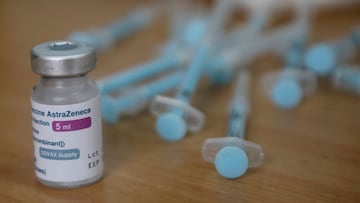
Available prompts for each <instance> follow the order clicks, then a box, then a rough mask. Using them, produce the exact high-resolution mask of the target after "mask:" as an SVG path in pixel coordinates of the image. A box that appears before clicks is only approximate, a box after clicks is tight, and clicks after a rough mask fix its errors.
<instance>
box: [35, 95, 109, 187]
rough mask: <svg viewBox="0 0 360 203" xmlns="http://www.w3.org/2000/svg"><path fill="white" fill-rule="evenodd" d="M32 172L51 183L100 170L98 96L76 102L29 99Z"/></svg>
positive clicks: (101, 162) (98, 172)
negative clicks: (43, 102) (33, 162)
mask: <svg viewBox="0 0 360 203" xmlns="http://www.w3.org/2000/svg"><path fill="white" fill-rule="evenodd" d="M31 105H32V124H33V136H34V137H33V140H34V141H33V142H34V155H35V160H34V161H35V173H36V175H37V176H38V177H39V178H41V179H44V180H48V181H54V182H73V181H81V180H86V179H89V178H92V177H94V176H97V175H99V174H100V173H102V171H103V159H102V154H103V151H102V128H101V112H100V96H99V95H98V96H97V97H95V98H93V99H91V100H89V101H86V102H83V103H78V104H71V105H46V104H40V103H38V102H35V101H33V100H32V101H31Z"/></svg>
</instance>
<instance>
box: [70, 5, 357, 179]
mask: <svg viewBox="0 0 360 203" xmlns="http://www.w3.org/2000/svg"><path fill="white" fill-rule="evenodd" d="M279 1H281V0H269V1H261V3H259V2H260V0H259V1H251V0H217V1H214V5H213V7H212V8H211V9H209V8H207V7H206V6H204V5H201V3H199V1H184V0H181V1H173V2H171V3H167V7H166V8H167V9H171V11H172V12H168V13H167V15H171V16H170V17H169V18H171V24H172V25H171V26H170V27H171V28H170V30H171V31H170V37H169V40H168V41H167V42H166V43H165V44H164V46H162V49H161V50H160V51H159V52H158V54H157V55H156V56H155V57H154V58H153V59H151V60H149V61H146V62H144V63H142V64H140V65H137V66H135V67H132V68H128V69H127V70H125V71H122V72H118V73H114V74H112V75H110V76H108V77H105V78H104V79H100V80H98V81H97V84H98V88H99V91H100V93H101V97H102V105H101V108H102V116H103V119H104V121H105V122H107V123H111V124H116V123H118V121H119V119H120V118H121V117H123V116H128V115H131V116H133V115H135V114H137V113H139V112H141V111H143V110H145V109H146V108H147V107H149V108H150V111H151V113H152V114H153V115H154V119H155V120H154V126H155V130H156V132H157V133H158V135H159V136H160V137H161V138H162V139H163V140H166V141H169V142H176V141H179V140H181V139H183V138H184V137H185V135H186V134H188V133H189V132H190V133H197V132H199V131H201V130H202V128H203V127H204V124H205V118H206V116H205V114H204V113H203V112H201V111H200V110H198V109H197V108H196V107H195V106H192V102H191V101H192V98H193V97H194V96H195V95H196V94H195V93H196V90H197V86H198V83H199V81H200V80H201V79H203V78H207V79H209V81H210V82H211V83H213V84H215V85H226V84H229V83H230V82H231V81H233V80H236V87H235V88H234V93H233V98H232V99H231V100H230V102H229V106H230V108H229V120H228V132H227V134H226V136H225V137H219V138H210V139H206V140H205V141H204V143H203V147H202V155H203V159H204V160H205V161H208V162H211V163H214V165H215V168H216V171H217V172H218V173H219V174H221V175H222V176H223V177H226V178H238V177H240V176H242V175H243V174H244V173H245V172H246V170H247V169H248V168H255V167H258V166H260V165H261V163H262V160H263V158H264V152H263V150H262V147H261V145H259V144H255V143H253V142H250V141H246V140H245V139H244V138H245V132H246V131H245V128H246V119H247V116H248V115H249V113H250V106H251V105H250V103H251V102H250V100H249V98H250V93H251V92H252V91H251V87H250V81H251V69H250V67H251V62H252V61H254V60H255V59H256V58H257V56H259V55H261V54H264V53H275V54H276V55H278V56H280V57H282V59H283V61H284V68H283V69H280V70H278V71H276V72H272V73H268V74H266V75H265V76H264V77H263V78H262V79H261V83H262V85H263V87H264V90H265V93H266V94H267V95H268V96H269V99H270V100H271V102H272V103H273V104H274V105H275V106H276V107H278V108H280V109H283V110H290V109H293V108H296V107H297V106H299V105H300V103H301V101H302V100H303V99H305V98H308V97H309V96H311V95H312V94H313V93H314V92H315V90H316V89H317V79H318V78H329V79H330V80H329V81H331V82H332V83H333V84H334V86H335V87H337V88H339V89H343V90H348V91H354V92H355V93H357V94H359V95H360V64H359V65H350V64H349V63H350V62H351V60H352V59H354V58H355V56H356V52H357V50H359V48H360V25H359V27H357V28H356V27H355V28H354V29H353V31H352V32H351V33H349V34H348V35H347V36H345V37H344V38H342V39H335V40H331V41H325V42H321V43H319V44H315V45H311V46H308V41H309V37H310V34H311V32H310V27H311V21H312V20H311V19H312V16H314V15H315V11H316V10H317V9H318V8H319V7H320V6H321V7H324V6H325V4H324V3H323V1H319V2H317V1H281V2H286V3H282V4H281V5H282V6H281V7H280V6H279ZM254 2H258V3H259V4H256V3H254ZM329 2H330V4H329V6H331V2H332V1H329ZM343 3H345V1H344V2H343ZM334 4H336V2H335V1H334ZM326 5H327V4H326ZM239 8H240V9H242V10H243V11H246V16H247V20H246V22H245V23H242V24H241V25H238V26H237V27H235V28H232V29H230V31H228V30H227V29H226V26H225V25H227V23H228V22H229V21H230V20H231V17H232V15H233V14H234V12H235V11H236V10H237V9H239ZM283 9H288V10H291V11H292V13H293V14H294V16H295V17H294V19H293V20H292V21H291V22H290V23H287V24H286V25H281V26H277V27H275V28H272V27H271V28H269V27H270V26H269V25H270V23H271V19H272V18H273V17H274V16H275V15H277V14H278V13H280V12H281V10H283ZM165 10H166V9H165ZM162 12H164V5H162V6H161V5H158V4H155V5H153V6H149V7H144V8H140V9H137V10H135V11H134V12H132V13H131V14H130V15H128V16H126V17H124V18H122V19H120V20H119V21H117V22H114V23H112V24H110V25H108V26H106V27H103V28H98V29H95V30H92V31H83V32H74V33H72V34H71V35H69V37H68V39H70V40H76V41H83V42H87V43H89V44H92V45H93V46H95V47H96V49H97V50H100V51H104V50H106V49H107V48H109V47H110V46H111V45H113V44H114V43H116V42H117V41H119V40H122V39H124V38H125V37H127V36H129V35H132V34H133V33H135V32H136V31H139V30H140V29H141V28H143V27H145V26H147V25H150V24H151V22H152V21H154V20H156V19H157V18H158V17H159V16H161V13H162ZM169 13H171V14H169ZM151 79H152V80H151ZM144 81H145V82H144ZM149 81H150V82H149ZM171 92H172V94H173V96H169V95H171ZM169 93H170V94H169ZM164 95H167V96H164ZM220 108H223V109H224V111H225V110H226V109H227V107H225V106H224V107H220Z"/></svg>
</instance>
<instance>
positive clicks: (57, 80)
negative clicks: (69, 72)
mask: <svg viewBox="0 0 360 203" xmlns="http://www.w3.org/2000/svg"><path fill="white" fill-rule="evenodd" d="M87 80H88V77H87V75H86V74H82V75H76V76H69V77H47V76H43V77H42V78H41V81H40V83H41V85H43V86H53V87H59V88H61V87H74V86H80V85H83V84H86V81H87Z"/></svg>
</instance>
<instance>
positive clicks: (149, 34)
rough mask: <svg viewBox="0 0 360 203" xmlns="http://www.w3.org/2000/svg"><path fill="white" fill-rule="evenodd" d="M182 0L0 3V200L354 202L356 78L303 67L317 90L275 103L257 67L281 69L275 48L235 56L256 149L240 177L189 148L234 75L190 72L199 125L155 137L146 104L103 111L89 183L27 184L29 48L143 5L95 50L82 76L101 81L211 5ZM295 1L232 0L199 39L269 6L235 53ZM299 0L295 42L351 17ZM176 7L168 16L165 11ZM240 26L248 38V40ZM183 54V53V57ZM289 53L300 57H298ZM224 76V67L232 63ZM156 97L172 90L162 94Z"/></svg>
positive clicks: (329, 32)
mask: <svg viewBox="0 0 360 203" xmlns="http://www.w3.org/2000/svg"><path fill="white" fill-rule="evenodd" d="M184 2H185V1H182V0H178V1H145V0H132V1H125V0H122V1H119V0H118V1H112V0H107V1H82V0H77V1H53V0H51V1H45V0H35V1H25V0H13V1H6V0H3V1H0V44H1V45H2V46H1V49H0V53H1V54H0V63H1V66H2V68H1V70H0V76H1V79H0V88H1V90H0V91H1V92H2V94H1V99H0V111H1V113H2V116H1V122H0V127H1V129H2V133H1V134H2V136H1V137H0V154H1V156H0V177H1V178H0V188H1V192H0V200H3V201H4V202H8V201H10V200H18V201H25V202H26V201H28V200H30V201H33V202H39V201H44V202H48V201H53V202H56V201H59V200H61V202H64V201H65V202H66V201H69V202H71V201H73V202H80V201H83V202H90V201H94V202H116V201H118V200H119V199H121V198H123V200H124V201H125V202H137V201H139V202H143V201H146V202H161V201H166V202H241V201H243V202H264V201H265V202H266V201H277V202H290V201H291V202H312V201H316V200H318V201H319V202H358V201H359V200H360V184H359V183H360V175H359V173H358V171H359V169H360V158H359V154H360V138H359V133H360V125H359V120H358V115H360V105H359V89H360V85H359V86H357V87H358V89H357V90H356V88H354V89H355V90H354V89H353V90H348V89H347V90H344V89H343V88H338V87H337V86H336V85H333V82H332V79H331V75H330V74H329V75H319V74H314V75H315V76H314V77H315V78H316V79H317V83H318V88H317V89H316V90H315V92H314V93H313V94H311V95H310V96H309V97H306V98H305V99H304V100H303V101H302V102H301V103H300V104H299V105H297V106H296V107H294V108H291V109H282V108H278V107H277V106H276V105H274V104H273V102H272V101H271V99H269V96H268V94H267V93H266V91H264V87H263V85H262V84H261V81H262V78H263V77H264V75H266V74H268V73H272V72H274V71H278V70H282V69H284V67H285V66H286V63H284V56H283V55H279V54H278V53H276V51H275V50H273V49H268V50H266V51H264V52H262V53H260V54H256V55H255V56H254V58H253V60H251V61H249V62H247V63H244V64H240V65H237V66H236V69H241V68H248V69H249V70H250V72H251V73H252V78H253V79H252V83H251V84H252V89H251V91H250V97H251V112H250V115H249V120H248V123H247V127H246V138H247V139H248V140H250V141H253V142H256V143H258V144H260V145H262V147H263V149H264V152H265V159H264V162H263V165H262V166H261V167H260V168H258V169H255V170H251V171H249V173H247V174H246V175H244V177H242V178H240V179H237V180H232V181H229V180H226V179H224V178H222V177H220V176H219V175H218V174H217V173H216V171H215V170H214V167H213V165H211V164H209V163H206V162H204V161H203V160H202V158H201V147H202V144H203V142H204V140H205V139H207V138H211V137H222V136H225V135H226V132H227V122H228V103H229V102H230V99H231V96H232V94H233V89H234V84H235V82H234V81H235V80H231V81H229V83H226V84H224V85H217V84H216V83H214V82H213V81H212V80H211V78H210V79H209V78H208V77H202V78H201V80H200V82H199V86H198V88H197V91H196V93H195V94H194V96H193V99H192V105H193V106H194V107H196V108H198V109H199V110H200V111H202V112H203V113H204V114H205V115H206V123H205V126H204V128H203V129H202V131H201V132H199V133H188V134H187V136H186V137H185V138H184V139H183V140H181V141H179V142H177V143H168V142H165V141H163V140H162V139H160V138H159V137H158V136H157V132H156V130H155V128H154V122H155V119H154V117H153V116H152V115H151V114H150V113H149V111H148V107H146V108H145V109H144V111H141V112H140V113H139V114H137V115H136V116H130V117H124V118H121V119H120V120H119V121H118V122H116V123H115V124H109V123H108V122H105V121H104V126H103V131H104V151H105V155H104V159H105V172H106V174H105V177H104V179H103V180H102V181H101V182H99V183H97V184H95V185H93V186H89V187H86V188H81V189H78V190H71V191H66V192H65V191H58V190H51V189H48V188H46V187H44V186H42V185H40V184H39V183H37V182H36V178H35V175H34V174H33V148H32V130H31V112H30V95H31V89H32V87H33V85H34V84H35V83H36V82H37V81H38V80H39V76H38V75H36V74H34V73H33V72H32V71H31V66H30V50H31V48H32V47H33V46H35V45H37V44H39V43H42V42H46V41H52V40H60V39H66V38H69V37H70V36H71V34H72V33H74V32H77V31H93V30H94V29H96V28H103V27H106V26H107V25H111V23H112V22H114V21H116V20H117V19H119V18H120V19H123V18H125V17H126V16H128V15H129V14H131V13H132V12H133V11H134V10H135V9H138V8H142V7H144V6H145V7H149V8H151V9H153V10H151V12H153V13H152V14H154V16H153V19H151V21H149V23H148V25H146V26H144V27H142V28H141V29H139V30H138V31H136V32H134V33H131V34H130V35H129V36H127V37H125V38H124V39H122V40H119V41H118V42H116V43H111V44H107V45H106V46H104V47H102V48H100V49H99V52H98V61H97V68H96V69H95V70H94V71H93V72H91V73H90V75H91V77H92V78H93V79H95V80H101V79H102V78H105V77H107V76H109V75H113V74H114V73H116V72H118V71H122V70H128V69H129V68H131V67H134V66H135V65H138V64H142V63H144V62H146V61H149V60H152V59H154V58H156V57H158V56H159V54H161V53H163V52H165V53H166V52H167V51H166V50H167V49H165V48H166V46H165V45H168V44H166V43H167V42H169V41H171V39H174V38H175V37H176V34H177V33H179V32H180V31H181V30H182V29H183V27H181V26H180V28H178V27H176V26H174V25H176V23H175V22H179V21H180V22H181V20H183V21H182V22H187V20H188V19H190V18H191V17H193V16H196V15H200V14H201V15H203V14H204V16H202V17H203V18H205V19H208V20H209V19H211V16H210V15H209V13H211V11H212V8H214V5H215V3H216V2H214V1H210V0H206V1H205V0H204V1H186V2H187V4H186V6H182V5H184V4H185V3H184ZM304 2H305V1H290V0H289V1H285V0H273V1H271V0H268V1H245V0H244V1H239V3H238V4H236V3H234V6H233V8H232V10H231V13H230V12H229V13H228V14H229V19H228V20H227V21H226V22H225V23H224V24H223V26H224V29H223V30H221V32H219V33H217V35H216V40H215V39H212V40H213V41H211V42H212V43H213V45H214V46H215V47H216V48H218V49H216V50H217V51H218V50H220V51H222V50H223V49H222V48H223V46H225V45H226V42H225V41H221V40H223V39H225V36H227V34H229V33H231V31H234V30H235V29H236V28H238V27H239V26H243V25H246V23H248V22H249V21H248V19H249V16H251V15H250V14H251V12H249V11H250V10H251V9H253V10H251V11H253V13H252V14H254V13H256V14H262V13H264V12H267V11H268V10H266V9H265V7H266V8H269V7H271V8H272V9H273V12H272V14H271V17H270V16H269V21H268V23H267V25H266V26H265V27H264V29H263V30H262V31H261V35H259V37H258V38H256V37H257V34H253V35H250V37H248V38H245V40H244V41H245V42H246V43H247V46H244V47H243V48H242V52H240V53H244V55H245V56H246V54H247V53H248V52H247V51H246V50H248V49H249V50H250V49H251V47H252V46H251V44H252V43H254V44H256V40H257V39H263V38H262V37H261V36H266V34H267V33H271V32H272V31H274V30H277V29H278V28H281V27H282V26H286V25H291V24H293V23H294V22H296V21H297V20H298V15H297V14H298V13H296V9H294V8H297V7H296V6H294V5H303V3H304ZM235 5H236V6H235ZM265 5H270V6H269V7H268V6H265ZM309 5H311V6H310V7H311V8H312V14H311V18H310V19H309V21H308V22H309V23H308V25H307V26H308V28H309V29H308V32H305V33H308V38H307V41H306V43H305V48H304V50H305V51H304V52H306V51H308V50H309V49H310V48H311V47H312V46H313V45H315V44H317V43H320V42H327V41H329V40H330V41H334V40H338V39H340V40H341V39H346V38H347V37H348V36H350V35H351V33H352V32H353V31H354V30H355V28H356V27H359V25H360V24H359V23H360V2H359V1H335V0H334V1H331V0H329V1H325V0H323V1H321V0H319V1H309ZM255 11H256V12H255ZM249 13H250V14H249ZM205 14H206V15H205ZM230 14H231V15H230ZM176 15H179V16H180V17H179V16H177V17H178V18H177V17H176ZM179 19H180V20H179ZM184 19H185V20H184ZM177 20H179V21H177ZM209 21H210V20H209ZM180 24H181V23H180ZM179 30H180V31H179ZM358 30H359V29H358ZM251 36H253V37H254V38H253V39H251ZM359 36H360V35H358V37H359ZM190 37H191V36H190ZM214 38H215V37H214ZM220 39H221V40H220ZM235 39H236V40H235V41H236V43H233V42H230V45H231V46H230V45H229V46H230V47H234V48H236V47H238V46H241V43H243V41H241V40H240V41H239V42H238V41H237V38H236V37H235ZM254 39H255V40H254ZM357 39H359V38H357ZM251 40H254V41H251ZM284 41H285V40H284ZM271 42H273V41H271ZM227 43H229V42H227ZM180 44H181V42H180ZM258 44H259V43H258ZM277 44H282V41H281V40H280V42H276V43H272V44H271V47H272V48H273V47H274V46H275V48H276V46H277ZM257 46H260V45H257ZM279 47H280V45H279ZM358 49H359V47H357V50H358ZM164 50H165V51H164ZM244 50H245V51H244ZM162 51H163V52H162ZM285 53H287V52H285ZM340 53H342V52H341V51H340ZM212 54H213V55H212V57H215V55H216V54H218V53H217V52H216V51H213V52H212ZM304 54H305V53H304ZM192 56H193V53H192V52H191V54H190V56H189V57H190V58H191V57H192ZM239 57H241V54H239ZM210 58H211V57H210ZM301 61H302V62H304V59H303V58H302V59H301ZM184 64H187V63H184ZM341 64H343V65H354V66H356V67H357V68H358V67H360V55H359V52H355V53H354V57H352V59H351V60H350V59H349V60H346V61H345V62H342V63H341ZM339 65H340V64H339ZM184 66H185V67H187V66H186V65H184ZM302 66H304V67H303V68H302V69H306V68H305V65H302ZM357 70H358V71H360V70H359V69H357ZM310 72H311V71H310ZM233 74H234V75H235V72H234V73H233ZM359 75H360V74H359ZM357 77H359V78H360V76H357ZM152 79H153V78H150V79H149V80H152ZM149 80H145V81H144V83H145V84H146V83H147V82H148V81H149ZM357 84H359V83H357ZM345 89H346V88H345ZM167 95H168V96H172V95H173V93H168V94H167ZM15 191H20V192H19V193H18V192H15ZM19 194H21V195H19ZM64 194H65V195H64ZM139 194H141V195H139Z"/></svg>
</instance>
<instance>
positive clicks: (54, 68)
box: [31, 41, 96, 77]
mask: <svg viewBox="0 0 360 203" xmlns="http://www.w3.org/2000/svg"><path fill="white" fill-rule="evenodd" d="M95 65H96V52H95V48H94V47H93V46H91V45H89V44H86V43H83V42H77V41H76V42H74V41H52V42H45V43H42V44H39V45H37V46H35V47H34V48H33V49H32V50H31V67H32V70H33V71H34V72H35V73H38V74H40V75H43V76H50V77H51V76H53V77H54V76H55V77H56V76H59V77H64V76H73V75H80V74H83V73H87V72H89V71H91V70H93V69H94V68H95Z"/></svg>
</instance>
